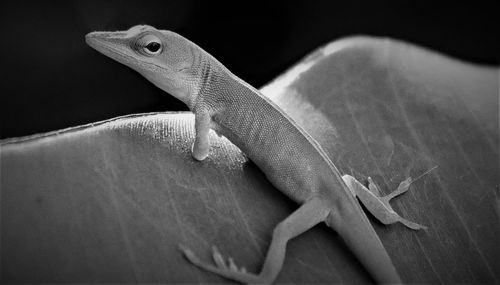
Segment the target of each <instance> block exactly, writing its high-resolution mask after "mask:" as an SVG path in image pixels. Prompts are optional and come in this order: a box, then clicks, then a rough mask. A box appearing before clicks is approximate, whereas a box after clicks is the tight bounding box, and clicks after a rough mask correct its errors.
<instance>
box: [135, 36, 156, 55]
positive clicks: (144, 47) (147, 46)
mask: <svg viewBox="0 0 500 285" xmlns="http://www.w3.org/2000/svg"><path fill="white" fill-rule="evenodd" d="M138 46H139V51H141V52H142V53H144V54H146V55H157V54H159V53H160V52H161V50H162V44H161V41H160V39H159V38H158V37H156V36H154V35H146V36H144V37H143V38H141V39H140V40H139V41H138Z"/></svg>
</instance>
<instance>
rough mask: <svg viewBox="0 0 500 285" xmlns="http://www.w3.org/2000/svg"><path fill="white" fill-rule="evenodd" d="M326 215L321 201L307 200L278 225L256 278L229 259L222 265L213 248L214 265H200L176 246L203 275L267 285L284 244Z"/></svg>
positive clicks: (279, 263)
mask: <svg viewBox="0 0 500 285" xmlns="http://www.w3.org/2000/svg"><path fill="white" fill-rule="evenodd" d="M329 213H330V209H329V208H328V207H327V205H326V204H325V202H324V199H321V198H320V197H315V198H312V199H310V200H308V201H307V202H306V203H304V204H303V205H302V206H300V207H299V208H298V209H297V210H296V211H295V212H293V213H292V214H291V215H290V216H288V217H287V218H286V219H285V220H283V221H282V222H280V223H279V224H278V225H277V226H276V228H275V229H274V231H273V237H272V240H271V245H270V246H269V249H268V251H267V254H266V258H265V261H264V265H263V266H262V269H261V271H260V273H259V274H253V273H249V272H247V271H246V269H245V268H244V267H241V268H238V266H236V264H235V263H234V261H233V260H232V258H228V260H227V261H226V260H225V259H224V258H223V257H222V255H221V254H220V253H219V251H218V250H217V248H215V247H213V248H212V251H213V253H212V257H213V260H214V263H215V264H210V263H207V262H204V261H201V260H200V259H199V258H198V257H197V256H196V255H195V254H194V253H193V252H192V251H191V250H189V249H187V248H185V247H183V246H180V250H181V251H182V252H183V253H184V256H185V257H186V258H187V259H188V260H189V261H190V262H191V263H192V264H194V265H196V266H198V267H200V268H202V269H204V270H206V271H209V272H212V273H215V274H218V275H221V276H223V277H226V278H228V279H232V280H236V281H239V282H242V283H247V284H248V283H252V284H255V283H259V284H262V283H264V284H269V283H271V282H273V281H274V279H275V278H276V277H277V276H278V274H279V272H280V271H281V267H282V266H283V262H284V260H285V252H286V244H287V243H288V241H289V240H290V239H292V238H294V237H296V236H298V235H300V234H301V233H303V232H305V231H307V230H308V229H310V228H312V227H313V226H315V225H316V224H318V223H320V222H323V221H325V219H326V218H327V216H328V214H329Z"/></svg>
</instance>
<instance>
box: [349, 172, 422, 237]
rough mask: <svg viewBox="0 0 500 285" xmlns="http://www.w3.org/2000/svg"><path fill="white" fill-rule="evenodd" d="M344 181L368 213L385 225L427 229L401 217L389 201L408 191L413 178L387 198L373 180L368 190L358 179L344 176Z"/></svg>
mask: <svg viewBox="0 0 500 285" xmlns="http://www.w3.org/2000/svg"><path fill="white" fill-rule="evenodd" d="M342 179H343V180H344V182H345V183H346V184H347V186H348V188H349V189H350V190H351V192H352V194H353V195H354V196H356V197H358V198H359V200H360V201H361V202H362V203H363V205H364V206H365V207H366V208H367V209H368V211H370V213H372V215H373V216H375V217H376V218H377V219H378V220H379V221H381V222H382V223H383V224H385V225H388V224H393V223H396V222H400V223H402V224H403V225H405V226H406V227H408V228H410V229H413V230H420V229H426V228H427V227H426V226H423V225H419V224H417V223H414V222H412V221H409V220H407V219H405V218H403V217H401V216H400V215H399V214H398V213H396V212H395V211H394V209H393V208H392V207H391V205H390V204H389V201H390V200H391V199H392V198H394V197H396V196H399V195H401V194H403V193H405V192H406V191H408V188H409V187H410V184H411V182H412V180H411V178H408V179H406V180H404V181H402V182H401V183H400V184H399V186H398V189H396V190H395V191H394V192H392V193H390V194H389V195H387V196H380V190H379V188H378V186H377V185H376V184H375V182H373V180H372V179H371V178H368V183H369V184H368V188H366V187H365V186H364V185H363V184H361V183H360V182H359V181H358V180H356V178H354V177H352V176H350V175H344V176H342Z"/></svg>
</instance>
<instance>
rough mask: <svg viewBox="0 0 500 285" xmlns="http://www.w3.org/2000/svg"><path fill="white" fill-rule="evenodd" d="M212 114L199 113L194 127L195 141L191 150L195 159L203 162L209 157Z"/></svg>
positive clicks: (195, 118)
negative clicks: (209, 133)
mask: <svg viewBox="0 0 500 285" xmlns="http://www.w3.org/2000/svg"><path fill="white" fill-rule="evenodd" d="M210 120H211V118H210V114H209V113H208V112H207V111H205V110H202V111H197V112H195V116H194V127H195V131H196V136H195V140H194V143H193V147H192V149H191V154H192V156H193V158H194V159H196V160H198V161H202V160H204V159H205V158H207V156H208V152H209V150H210V142H209V139H208V132H209V131H210Z"/></svg>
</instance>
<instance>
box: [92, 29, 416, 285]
mask: <svg viewBox="0 0 500 285" xmlns="http://www.w3.org/2000/svg"><path fill="white" fill-rule="evenodd" d="M86 41H87V43H88V44H89V45H90V46H92V47H93V48H95V49H96V50H98V51H99V52H101V53H103V54H105V55H107V56H109V57H111V58H113V59H115V60H117V61H118V62H121V63H123V64H125V65H127V66H129V67H131V68H132V69H134V70H136V71H138V72H139V73H140V74H142V75H143V76H145V77H146V78H147V79H149V80H150V81H151V82H152V83H154V84H155V85H156V86H158V87H159V88H160V89H162V90H164V91H166V92H168V93H169V94H171V95H173V96H175V97H176V98H178V99H180V100H181V101H183V102H184V103H185V104H187V106H188V107H189V109H190V110H191V111H192V112H193V113H194V114H195V130H196V136H195V141H194V143H193V147H192V155H193V157H194V158H195V159H196V160H200V161H201V160H203V159H205V158H206V157H207V156H208V154H209V139H208V133H209V130H210V129H213V130H215V131H216V132H218V133H219V134H222V135H224V136H225V137H226V138H228V139H229V140H230V141H231V142H233V143H234V144H235V145H236V146H238V147H239V148H240V149H241V150H242V151H243V152H244V153H245V154H246V155H247V156H248V157H249V158H250V159H251V160H252V161H253V162H254V163H255V164H256V165H257V166H258V167H259V168H260V169H261V170H262V171H263V172H264V174H265V175H266V177H267V178H268V179H269V180H270V182H271V183H272V184H273V185H274V186H275V187H276V188H278V189H279V190H280V191H282V192H283V193H284V194H286V195H287V196H289V197H290V198H292V199H293V200H295V201H296V202H298V203H299V204H301V206H300V207H299V208H298V209H297V210H296V211H295V212H293V213H292V214H291V215H290V216H289V217H287V218H286V219H285V220H284V221H282V222H280V223H279V224H278V225H277V226H276V228H275V229H274V231H273V236H272V241H271V245H270V247H269V250H268V252H267V255H266V258H265V261H264V265H263V267H262V269H261V271H260V273H258V274H253V273H249V272H247V271H246V270H245V269H244V268H243V267H242V268H238V267H237V266H236V265H235V263H234V261H233V260H232V259H231V258H229V259H228V260H227V261H226V260H225V259H224V258H223V257H222V256H221V254H220V253H219V251H218V250H217V249H216V248H215V247H214V249H213V259H214V262H215V264H214V265H212V264H210V263H207V262H204V261H201V260H200V259H199V258H198V257H197V256H196V255H195V254H194V253H193V252H192V251H191V250H189V249H187V248H185V247H183V246H181V250H182V251H183V253H184V255H185V257H186V258H187V259H188V260H189V261H190V262H192V263H193V264H195V265H196V266H198V267H201V268H203V269H204V270H207V271H210V272H213V273H216V274H219V275H222V276H224V277H226V278H229V279H233V280H237V281H240V282H244V283H271V282H272V281H273V280H274V279H275V278H276V277H277V275H278V273H279V272H280V270H281V267H282V266H283V261H284V258H285V251H286V244H287V242H288V241H289V240H290V239H292V238H294V237H296V236H297V235H300V234H301V233H303V232H305V231H307V230H308V229H310V228H312V227H313V226H315V225H316V224H318V223H320V222H325V223H326V224H327V225H328V226H329V227H331V228H333V229H334V230H335V231H337V232H338V233H339V235H340V236H341V237H342V238H343V240H344V241H345V243H346V244H347V246H348V247H349V248H350V249H351V250H352V251H353V252H354V254H355V255H356V256H357V258H358V259H359V260H360V261H361V263H362V264H363V265H364V266H365V268H366V269H367V270H368V271H369V272H370V274H371V275H372V276H373V277H374V278H375V280H376V281H378V282H383V283H387V282H389V283H400V282H401V279H400V277H399V275H398V273H397V271H396V269H395V267H394V265H393V264H392V262H391V259H390V258H389V256H388V254H387V252H386V251H385V249H384V247H383V245H382V243H381V241H380V239H379V238H378V236H377V234H376V232H375V230H374V229H373V227H372V226H371V224H370V222H369V221H368V218H367V217H366V215H365V214H364V212H363V211H362V209H361V207H360V205H359V204H358V202H357V201H356V199H355V197H356V196H357V197H358V198H359V199H360V200H361V201H362V202H363V204H364V205H365V206H366V208H367V209H368V210H369V211H370V212H371V213H372V214H373V215H374V216H375V217H376V218H378V219H379V220H380V221H381V222H382V223H384V224H391V223H395V222H401V223H403V224H404V225H405V226H407V227H409V228H412V229H415V230H417V229H421V228H424V226H421V225H418V224H416V223H413V222H410V221H408V220H406V219H403V218H402V217H400V216H399V215H398V214H397V213H396V212H394V211H393V209H392V208H391V206H390V205H389V200H390V199H391V198H393V197H394V196H396V195H399V194H401V193H403V192H405V191H406V190H408V187H409V186H410V184H411V179H410V178H408V179H407V180H405V181H403V182H401V184H400V185H399V187H398V189H397V190H396V191H395V192H393V193H391V194H389V195H388V196H385V197H379V191H378V188H377V186H376V185H375V184H374V183H373V181H371V179H369V181H368V182H369V187H368V188H366V187H364V186H363V185H362V184H361V183H359V182H358V181H357V180H356V179H355V178H354V177H352V176H349V175H344V176H341V175H340V173H339V171H338V170H337V168H336V167H335V165H334V164H333V162H332V161H331V160H330V159H329V158H328V156H327V155H326V153H325V151H324V150H323V149H322V147H321V146H320V145H319V144H318V143H317V142H316V141H315V140H314V139H313V138H312V137H311V136H310V135H309V134H308V133H307V132H306V131H305V130H304V129H302V128H301V127H300V126H299V125H297V123H295V122H294V121H293V120H292V119H291V118H290V117H289V116H288V115H287V114H286V113H284V112H283V111H282V110H281V109H280V108H279V107H278V106H277V105H276V104H274V103H273V102H272V101H270V100H269V99H268V98H266V97H265V96H263V95H262V94H261V93H260V92H259V91H258V90H256V89H255V88H253V87H252V86H250V85H249V84H247V83H246V82H244V81H243V80H241V79H240V78H238V77H237V76H235V75H234V74H232V73H231V72H230V71H229V70H228V69H227V68H225V67H224V66H223V65H222V64H221V63H220V62H219V61H217V60H216V59H215V58H214V57H212V56H211V55H209V54H208V53H207V52H205V51H204V50H203V49H201V48H200V47H198V46H197V45H196V44H194V43H192V42H191V41H189V40H187V39H186V38H184V37H182V36H180V35H178V34H176V33H174V32H170V31H165V30H157V29H155V28H153V27H151V26H146V25H141V26H134V27H132V28H130V29H129V30H127V31H117V32H93V33H89V34H87V36H86Z"/></svg>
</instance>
